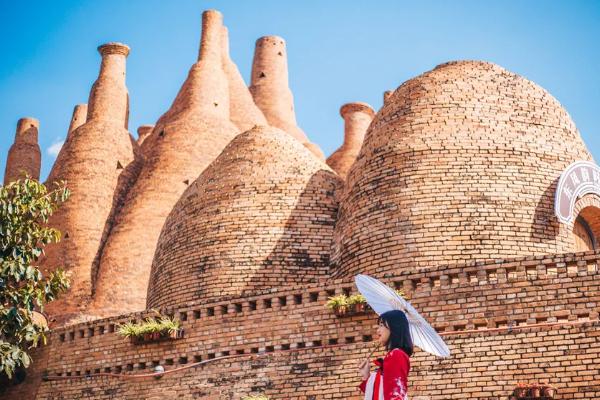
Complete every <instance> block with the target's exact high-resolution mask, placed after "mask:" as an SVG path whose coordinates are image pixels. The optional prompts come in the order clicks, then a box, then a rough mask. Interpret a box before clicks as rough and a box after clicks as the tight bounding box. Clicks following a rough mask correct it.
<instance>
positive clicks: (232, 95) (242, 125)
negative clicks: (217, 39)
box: [221, 26, 267, 132]
mask: <svg viewBox="0 0 600 400" xmlns="http://www.w3.org/2000/svg"><path fill="white" fill-rule="evenodd" d="M221 45H222V49H221V52H222V57H223V71H224V72H225V75H226V76H227V80H228V82H229V111H230V114H231V116H230V118H231V122H233V123H234V124H235V126H237V127H238V128H239V129H240V131H241V132H244V131H247V130H248V129H251V128H252V127H253V126H254V125H266V124H267V120H266V118H265V116H264V115H263V113H262V111H260V110H259V108H258V107H257V106H256V104H254V99H252V95H251V94H250V91H249V90H248V87H247V86H246V83H245V82H244V79H243V78H242V75H241V74H240V71H239V70H238V67H237V66H236V65H235V63H234V62H233V61H232V60H231V58H230V57H229V33H228V31H227V27H225V26H223V27H222V28H221Z"/></svg>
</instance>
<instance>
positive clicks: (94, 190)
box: [41, 43, 141, 322]
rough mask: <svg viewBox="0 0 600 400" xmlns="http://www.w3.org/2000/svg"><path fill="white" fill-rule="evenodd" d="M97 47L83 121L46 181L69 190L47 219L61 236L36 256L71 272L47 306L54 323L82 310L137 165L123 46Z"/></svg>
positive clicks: (42, 261) (138, 154)
mask: <svg viewBox="0 0 600 400" xmlns="http://www.w3.org/2000/svg"><path fill="white" fill-rule="evenodd" d="M98 50H99V52H100V54H101V55H102V64H101V67H100V73H99V76H98V79H97V80H96V82H95V83H94V85H93V86H92V89H91V91H90V98H89V102H88V104H89V107H88V114H87V119H86V122H85V123H84V124H83V125H81V126H79V127H78V128H77V129H75V130H74V131H72V132H71V135H70V138H69V140H68V141H67V142H66V143H65V144H64V145H63V148H62V149H61V152H60V153H59V155H58V157H57V160H56V162H55V164H54V166H53V168H52V171H51V172H50V175H49V177H48V180H47V182H46V183H47V184H50V183H51V182H53V181H55V180H59V179H64V180H66V181H67V186H68V187H69V189H70V190H71V193H72V194H71V197H70V198H69V200H68V201H67V202H66V203H64V204H63V205H62V206H61V207H60V208H59V209H58V210H57V212H55V213H54V215H53V216H52V217H51V218H50V225H51V226H53V227H56V228H57V229H59V230H60V231H61V232H62V234H63V236H62V240H61V242H60V243H58V244H50V245H48V246H47V248H46V257H45V258H43V259H42V260H41V264H42V266H43V267H44V268H54V267H57V266H61V265H62V266H64V267H65V269H66V270H67V271H68V272H69V273H70V274H71V282H72V284H71V289H70V291H69V295H68V296H65V297H63V298H62V299H61V300H58V301H56V302H54V303H53V304H51V305H50V306H49V307H48V311H49V312H50V313H51V314H52V315H55V316H56V318H57V319H58V320H59V322H61V321H62V322H64V321H68V320H69V319H72V318H77V317H78V315H80V314H81V313H83V312H85V309H86V307H87V306H88V304H89V302H90V299H91V294H92V280H93V276H94V275H95V267H94V265H96V263H97V260H96V257H97V256H98V254H99V249H101V248H102V245H103V243H104V242H105V241H106V237H107V236H108V233H109V231H110V228H111V225H112V223H113V218H114V215H115V213H116V211H117V209H118V208H120V207H121V205H122V204H123V200H124V197H125V194H126V193H127V191H128V190H129V187H130V186H131V184H132V183H133V181H134V180H135V179H136V178H137V175H138V174H139V168H140V164H141V154H140V150H139V147H138V145H137V143H136V142H135V140H134V139H133V137H132V136H131V134H130V133H129V132H128V131H127V118H128V107H129V105H128V94H127V87H126V86H125V59H126V57H127V55H128V53H129V47H127V46H126V45H123V44H120V43H109V44H106V45H103V46H100V47H99V48H98ZM59 314H60V315H59Z"/></svg>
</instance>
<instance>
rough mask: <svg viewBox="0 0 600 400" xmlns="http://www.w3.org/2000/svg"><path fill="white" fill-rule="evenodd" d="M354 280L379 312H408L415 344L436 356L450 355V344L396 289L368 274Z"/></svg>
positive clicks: (368, 301) (357, 276) (358, 276)
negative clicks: (447, 344)
mask: <svg viewBox="0 0 600 400" xmlns="http://www.w3.org/2000/svg"><path fill="white" fill-rule="evenodd" d="M354 280H355V282H356V287H358V290H359V291H360V293H361V294H362V295H363V296H365V299H366V300H367V303H369V305H370V306H371V308H372V309H373V310H375V312H376V313H377V314H379V315H381V314H383V313H384V312H386V311H390V310H400V311H403V312H404V313H405V314H406V318H407V319H408V325H409V327H410V336H411V338H412V341H413V344H415V345H416V346H419V347H420V348H421V349H423V350H425V351H426V352H428V353H431V354H434V355H436V356H440V357H449V356H450V350H449V349H448V346H446V343H444V340H443V339H442V338H441V337H440V335H439V334H438V333H437V332H436V331H435V329H433V328H432V327H431V325H429V323H428V322H427V321H425V318H423V317H422V316H421V315H420V314H419V313H418V312H417V310H415V308H414V307H413V306H412V305H410V303H409V302H408V301H406V300H404V299H403V298H402V296H400V295H399V294H397V293H396V291H395V290H394V289H392V288H390V287H389V286H387V285H385V284H383V283H381V282H380V281H378V280H377V279H375V278H371V277H370V276H367V275H361V274H359V275H356V277H355V278H354Z"/></svg>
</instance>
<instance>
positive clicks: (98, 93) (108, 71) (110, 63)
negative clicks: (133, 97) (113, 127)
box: [87, 43, 129, 129]
mask: <svg viewBox="0 0 600 400" xmlns="http://www.w3.org/2000/svg"><path fill="white" fill-rule="evenodd" d="M98 51H99V52H100V54H101V55H102V63H101V65H100V73H99V75H98V79H97V80H96V82H94V85H93V86H92V90H91V92H90V98H89V102H88V104H89V108H88V113H87V120H88V121H90V120H105V121H113V122H115V123H119V124H122V126H124V127H125V129H127V121H128V116H129V94H128V93H127V87H126V86H125V60H126V58H127V55H128V54H129V46H127V45H124V44H122V43H107V44H103V45H102V46H99V47H98Z"/></svg>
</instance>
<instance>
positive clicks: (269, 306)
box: [263, 299, 272, 308]
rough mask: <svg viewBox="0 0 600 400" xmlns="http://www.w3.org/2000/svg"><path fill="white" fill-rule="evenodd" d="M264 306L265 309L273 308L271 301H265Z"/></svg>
mask: <svg viewBox="0 0 600 400" xmlns="http://www.w3.org/2000/svg"><path fill="white" fill-rule="evenodd" d="M263 304H264V306H265V308H271V307H272V303H271V299H265V300H264V301H263Z"/></svg>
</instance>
